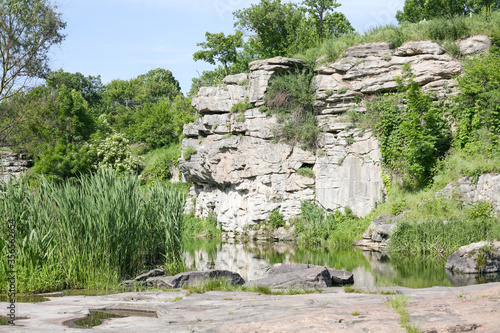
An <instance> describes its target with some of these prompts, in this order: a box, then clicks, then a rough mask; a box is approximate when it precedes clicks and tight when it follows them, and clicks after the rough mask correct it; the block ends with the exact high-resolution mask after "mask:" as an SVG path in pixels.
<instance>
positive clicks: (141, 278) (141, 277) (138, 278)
mask: <svg viewBox="0 0 500 333" xmlns="http://www.w3.org/2000/svg"><path fill="white" fill-rule="evenodd" d="M163 275H165V270H164V269H163V268H155V269H152V270H150V271H149V272H147V273H144V274H141V275H138V276H136V278H135V279H134V280H135V281H145V280H147V279H148V278H150V277H155V276H163Z"/></svg>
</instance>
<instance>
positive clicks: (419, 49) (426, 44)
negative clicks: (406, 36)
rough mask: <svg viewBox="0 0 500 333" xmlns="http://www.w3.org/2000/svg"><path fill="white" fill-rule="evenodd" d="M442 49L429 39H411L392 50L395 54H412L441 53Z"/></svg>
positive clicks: (403, 55)
mask: <svg viewBox="0 0 500 333" xmlns="http://www.w3.org/2000/svg"><path fill="white" fill-rule="evenodd" d="M443 53H445V51H444V49H443V48H442V47H441V46H439V44H437V43H434V42H431V41H430V40H424V41H413V42H408V43H404V44H403V45H401V46H400V47H398V48H397V50H396V51H395V52H394V55H395V56H402V57H405V56H414V55H417V54H436V55H439V54H443Z"/></svg>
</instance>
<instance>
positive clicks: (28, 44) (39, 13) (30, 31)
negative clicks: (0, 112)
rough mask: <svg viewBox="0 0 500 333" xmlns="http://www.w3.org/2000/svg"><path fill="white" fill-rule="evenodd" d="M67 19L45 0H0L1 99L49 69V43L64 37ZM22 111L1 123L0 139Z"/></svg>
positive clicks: (55, 42) (22, 89) (5, 135)
mask: <svg viewBox="0 0 500 333" xmlns="http://www.w3.org/2000/svg"><path fill="white" fill-rule="evenodd" d="M65 26H66V23H65V22H63V21H62V20H61V15H60V14H59V13H57V12H56V11H55V6H53V5H51V4H50V3H49V2H48V1H46V0H16V1H14V0H0V60H1V74H0V101H2V100H5V99H8V98H10V97H12V96H14V95H16V94H17V93H20V92H22V91H24V90H25V89H26V87H28V86H29V85H30V79H32V78H35V77H44V76H45V75H46V74H47V73H48V61H49V58H48V54H49V49H50V47H51V46H52V45H56V44H59V43H61V42H62V41H63V39H64V37H65V36H64V35H63V34H62V33H61V30H62V29H64V28H65ZM24 116H25V114H23V113H20V114H18V118H16V119H12V121H11V122H9V123H4V124H2V127H0V142H2V141H4V140H5V139H6V137H7V136H8V135H9V134H10V133H11V132H12V130H13V129H14V127H15V126H16V124H18V123H19V122H21V121H22V120H23V117H24Z"/></svg>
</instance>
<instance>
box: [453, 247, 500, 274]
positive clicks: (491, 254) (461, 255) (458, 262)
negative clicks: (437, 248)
mask: <svg viewBox="0 0 500 333" xmlns="http://www.w3.org/2000/svg"><path fill="white" fill-rule="evenodd" d="M445 268H446V269H447V270H450V271H453V272H459V273H464V274H480V273H494V272H500V241H496V242H493V243H490V242H486V241H482V242H478V243H472V244H469V245H465V246H462V247H461V248H459V249H458V250H457V251H455V252H454V253H453V254H452V255H451V256H450V257H449V258H448V261H447V262H446V266H445Z"/></svg>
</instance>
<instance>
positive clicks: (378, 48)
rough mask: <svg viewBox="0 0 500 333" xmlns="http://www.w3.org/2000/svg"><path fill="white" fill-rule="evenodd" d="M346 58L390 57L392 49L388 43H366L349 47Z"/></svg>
mask: <svg viewBox="0 0 500 333" xmlns="http://www.w3.org/2000/svg"><path fill="white" fill-rule="evenodd" d="M346 53H347V57H358V58H365V57H368V56H385V55H391V54H392V49H391V46H390V45H389V44H388V43H385V42H379V43H366V44H359V45H355V46H351V47H349V48H348V49H347V50H346Z"/></svg>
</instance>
